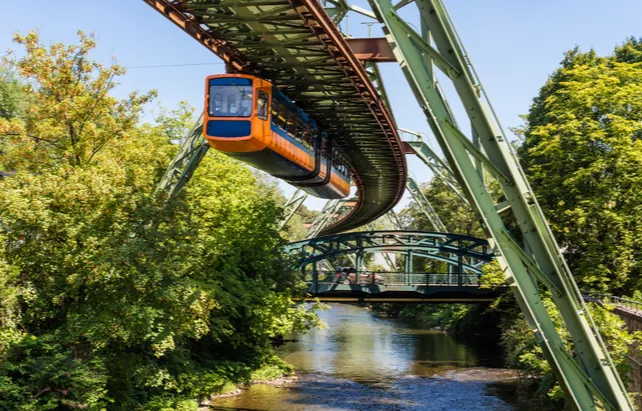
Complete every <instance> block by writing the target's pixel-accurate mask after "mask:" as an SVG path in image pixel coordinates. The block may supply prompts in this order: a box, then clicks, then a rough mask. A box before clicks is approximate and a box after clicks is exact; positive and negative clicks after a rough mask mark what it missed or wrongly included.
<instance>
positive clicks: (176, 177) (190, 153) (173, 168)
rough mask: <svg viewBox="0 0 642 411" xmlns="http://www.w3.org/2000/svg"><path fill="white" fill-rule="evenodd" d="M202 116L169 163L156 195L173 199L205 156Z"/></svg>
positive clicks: (206, 146)
mask: <svg viewBox="0 0 642 411" xmlns="http://www.w3.org/2000/svg"><path fill="white" fill-rule="evenodd" d="M202 133H203V114H201V116H200V117H199V119H198V120H197V121H196V123H195V124H194V126H192V129H191V130H190V131H189V133H188V134H187V136H185V139H184V140H183V142H182V143H181V145H180V148H179V150H178V153H176V156H175V157H174V159H173V160H172V162H171V163H170V165H169V167H168V168H167V171H165V175H164V176H163V178H162V179H161V181H160V184H159V185H158V186H157V187H156V194H158V193H160V192H166V193H167V195H168V196H169V198H172V197H174V196H175V195H176V194H178V193H179V192H180V191H181V190H182V189H183V188H184V187H185V184H187V182H188V181H189V180H190V178H192V174H194V170H196V168H197V167H198V165H199V164H200V163H201V160H202V159H203V157H205V154H207V151H208V149H209V148H210V145H209V144H208V143H207V141H205V139H204V138H203V134H202Z"/></svg>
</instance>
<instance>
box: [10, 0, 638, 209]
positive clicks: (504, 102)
mask: <svg viewBox="0 0 642 411" xmlns="http://www.w3.org/2000/svg"><path fill="white" fill-rule="evenodd" d="M352 4H355V5H357V6H361V7H364V8H369V7H368V6H367V1H366V0H354V1H353V2H352ZM445 4H446V6H447V8H448V10H449V13H450V15H451V17H452V19H453V21H454V23H455V25H456V27H457V30H458V31H459V33H460V35H461V38H462V39H463V42H464V45H465V47H466V49H467V51H468V54H469V56H470V58H471V60H472V62H473V64H474V65H475V68H476V70H477V72H478V74H479V76H480V78H481V80H482V82H483V85H484V87H485V89H486V91H487V92H488V94H489V96H490V100H491V102H492V104H493V106H494V108H495V110H496V111H497V114H498V116H499V118H500V120H501V122H502V124H503V126H504V128H505V130H506V131H508V129H509V128H510V127H515V126H519V125H520V124H521V120H520V118H519V115H520V114H525V113H527V112H528V109H529V106H530V104H531V101H532V99H533V97H534V96H535V95H536V94H537V92H538V90H539V88H540V87H541V86H542V85H543V84H544V83H545V81H546V79H547V77H548V76H549V75H550V74H551V73H552V72H553V71H554V70H555V69H556V67H557V66H558V64H559V62H560V61H561V60H562V58H563V56H564V52H565V51H567V50H569V49H571V48H573V47H575V46H579V47H580V48H581V49H582V50H585V51H586V50H589V49H591V48H593V49H595V50H596V51H597V53H598V54H601V55H605V54H610V53H611V52H612V51H613V48H614V47H615V46H616V45H618V44H620V43H622V42H623V41H624V40H625V39H626V38H627V37H629V36H635V37H642V25H641V24H640V16H642V1H640V0H613V1H610V2H604V1H597V0H556V1H555V0H539V1H532V0H521V1H520V0H512V1H511V0H445ZM413 7H414V6H413V5H410V6H407V7H405V8H404V9H402V10H401V15H402V16H403V17H404V18H406V19H407V21H409V22H410V23H411V24H412V23H413V22H414V24H415V26H416V27H418V22H416V20H417V17H416V15H415V14H416V13H413ZM0 10H2V12H1V13H0V54H4V52H6V51H7V50H8V49H13V50H15V51H16V52H19V51H20V47H18V46H17V45H15V44H13V43H12V40H11V38H12V35H13V33H15V32H21V33H27V32H28V31H30V30H33V29H36V30H38V31H39V32H40V36H41V39H42V40H43V41H44V42H46V43H54V42H63V43H71V42H76V41H77V36H76V31H77V30H79V29H80V30H84V31H86V32H93V33H95V35H96V37H97V39H98V47H97V49H96V50H95V51H94V53H93V58H94V59H96V60H99V61H102V62H105V63H108V62H109V61H110V60H111V59H112V57H115V58H116V60H117V62H118V63H119V64H121V65H123V66H125V67H128V72H127V74H126V75H125V76H124V77H122V78H121V84H120V85H119V86H118V88H117V89H116V90H115V94H116V95H120V96H124V95H126V94H128V93H129V92H130V91H132V90H140V91H143V92H144V91H148V90H151V89H156V90H158V93H159V98H158V101H157V102H156V103H154V104H152V105H151V106H150V107H148V109H147V111H146V119H148V120H153V118H154V117H155V115H156V114H157V113H158V111H159V104H162V106H164V107H167V108H170V109H171V108H175V107H176V106H177V103H178V102H179V101H182V100H186V101H188V102H189V103H190V104H191V105H192V106H194V107H196V108H197V109H198V110H200V109H201V107H203V94H204V80H205V77H206V76H208V75H210V74H216V73H222V72H224V66H223V64H221V62H220V60H219V59H218V58H217V57H216V56H215V55H213V54H212V53H211V52H210V51H208V50H207V49H205V48H204V47H203V46H201V45H200V44H199V43H197V42H196V41H195V40H193V39H192V38H191V37H189V36H188V35H187V34H185V33H184V32H182V31H181V30H180V29H179V28H177V27H176V26H174V25H173V24H172V23H170V22H169V21H168V20H166V19H165V18H164V17H162V16H161V15H160V14H158V13H157V12H155V11H154V10H153V9H152V8H151V7H149V6H148V5H147V4H146V3H144V2H143V1H142V0H110V1H97V0H62V1H57V2H53V1H51V0H22V1H19V2H17V1H15V0H0ZM365 22H367V19H366V18H365V17H361V16H359V15H354V14H352V15H350V17H349V19H348V21H347V22H343V23H342V26H341V28H342V30H343V31H344V32H347V33H348V34H349V35H352V36H353V37H367V36H368V26H367V25H366V24H362V23H365ZM371 31H372V36H373V37H377V36H380V35H381V30H380V28H379V27H378V24H375V25H373V26H372V27H371ZM158 66H172V67H158ZM381 70H382V72H383V77H384V83H385V85H386V90H387V91H388V93H389V97H390V100H391V103H392V106H393V112H394V115H395V118H396V120H397V124H398V125H399V126H400V127H403V128H407V129H410V130H415V131H421V132H424V133H427V134H430V133H429V128H428V125H427V123H426V120H425V117H424V116H423V114H422V113H421V111H420V109H419V107H418V105H417V103H416V101H415V99H414V96H413V94H412V93H411V91H410V88H409V87H408V85H407V83H406V81H405V78H404V77H403V75H402V73H401V71H400V69H399V67H398V65H397V64H396V63H386V64H382V65H381ZM446 94H447V96H448V100H449V102H450V103H451V105H454V106H455V114H456V115H457V112H458V111H460V110H459V109H458V108H457V98H456V95H453V93H452V92H451V90H450V89H448V88H446ZM460 122H461V120H460ZM431 145H432V146H433V147H434V148H436V147H437V144H436V143H434V142H433V143H432V144H431ZM408 164H409V169H410V174H411V176H413V177H414V178H415V179H416V180H418V181H420V182H423V181H427V180H428V179H429V178H430V176H431V174H430V173H429V171H428V169H427V168H426V167H425V166H424V165H423V164H422V163H421V162H420V161H418V160H417V159H415V158H409V159H408ZM280 187H281V188H282V189H283V191H284V192H285V194H286V195H290V194H291V193H292V192H293V191H294V189H293V188H292V187H291V186H289V185H287V184H285V183H281V184H280ZM407 201H408V199H407V197H406V198H405V199H404V200H403V201H402V202H401V203H400V205H399V206H398V207H397V208H399V207H403V206H404V205H405V204H407ZM324 202H325V201H324V200H319V199H314V198H309V199H308V201H307V202H306V205H307V206H308V207H310V208H313V209H320V208H321V207H322V206H323V204H324Z"/></svg>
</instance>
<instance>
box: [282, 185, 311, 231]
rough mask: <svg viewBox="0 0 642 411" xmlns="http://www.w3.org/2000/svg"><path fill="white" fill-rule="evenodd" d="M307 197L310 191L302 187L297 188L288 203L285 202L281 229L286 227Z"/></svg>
mask: <svg viewBox="0 0 642 411" xmlns="http://www.w3.org/2000/svg"><path fill="white" fill-rule="evenodd" d="M307 198H308V193H306V192H305V191H303V190H301V189H300V188H299V189H297V190H296V191H295V192H294V194H292V197H290V199H289V200H288V201H287V203H285V205H284V206H283V209H284V210H283V219H282V220H281V222H280V223H279V230H283V229H284V228H285V226H286V225H287V224H288V222H289V221H290V219H291V218H292V216H293V215H294V214H295V213H296V212H297V210H298V209H299V208H301V206H302V205H303V203H304V202H305V200H306V199H307Z"/></svg>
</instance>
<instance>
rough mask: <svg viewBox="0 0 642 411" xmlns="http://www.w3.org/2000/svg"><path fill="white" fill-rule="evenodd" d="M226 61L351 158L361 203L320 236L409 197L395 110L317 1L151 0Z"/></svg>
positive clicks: (229, 68)
mask: <svg viewBox="0 0 642 411" xmlns="http://www.w3.org/2000/svg"><path fill="white" fill-rule="evenodd" d="M144 1H145V2H146V3H147V4H149V5H150V6H152V7H153V8H154V9H155V10H157V11H158V12H159V13H161V14H162V15H163V16H165V17H166V18H167V19H169V20H170V21H172V22H173V23H174V24H176V25H177V26H179V27H180V28H181V29H183V30H184V31H185V32H187V33H188V34H189V35H190V36H192V37H193V38H194V39H196V40H198V41H199V42H200V43H201V44H203V45H204V46H205V47H207V48H208V49H209V50H211V51H212V52H213V53H215V54H216V55H217V56H219V57H220V58H221V59H223V61H225V62H226V67H227V71H228V72H231V73H246V74H252V75H255V76H259V77H262V78H265V79H267V80H269V81H271V82H272V83H273V84H275V85H276V86H277V87H279V88H280V89H281V90H282V91H284V93H285V94H286V95H287V96H288V97H289V98H290V99H292V100H294V101H295V102H296V104H297V105H298V106H299V107H300V108H301V109H303V110H304V111H305V112H307V113H308V114H309V115H310V116H311V117H313V118H314V119H315V120H316V121H317V122H318V124H319V128H320V129H321V130H324V131H326V132H327V133H328V134H329V135H330V136H332V138H334V139H335V141H336V142H337V143H338V144H339V145H340V146H341V148H343V150H344V151H345V152H346V154H347V155H348V156H349V162H350V167H351V172H352V177H353V179H354V181H355V184H356V185H357V189H358V202H357V204H356V206H355V207H354V209H353V210H352V211H351V212H350V213H349V214H347V215H346V216H345V217H343V218H342V219H341V220H339V221H336V222H335V223H333V224H332V225H329V226H328V227H326V228H325V229H324V230H323V232H322V233H321V234H330V233H335V232H339V231H345V230H349V229H353V228H356V227H359V226H362V225H364V224H367V223H368V222H370V221H373V220H375V219H377V218H378V217H380V216H382V215H383V214H385V213H386V212H387V211H388V210H390V209H391V208H392V207H394V205H395V204H397V202H398V201H399V200H400V199H401V196H402V195H403V192H404V188H405V184H406V175H407V167H406V160H405V157H404V152H403V147H402V144H401V141H400V139H399V136H398V134H397V129H396V125H395V124H394V119H393V117H392V115H391V113H390V112H389V111H388V110H387V108H386V106H385V104H384V102H383V101H382V99H381V98H380V97H379V95H378V93H377V91H376V89H375V87H374V85H373V84H372V82H371V81H370V79H369V77H368V75H367V73H366V70H365V68H364V67H363V65H362V63H361V62H360V61H359V60H358V59H357V57H356V56H355V55H354V53H353V52H352V51H351V49H350V47H349V46H348V44H347V43H346V41H345V40H344V38H343V36H342V34H341V33H340V32H339V30H338V29H337V27H336V25H335V24H334V23H333V21H332V20H331V19H330V17H329V16H328V15H327V13H326V12H325V10H324V9H323V7H322V6H321V4H319V2H318V1H317V0H249V1H239V0H190V1H167V0H144Z"/></svg>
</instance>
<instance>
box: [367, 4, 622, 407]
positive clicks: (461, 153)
mask: <svg viewBox="0 0 642 411" xmlns="http://www.w3.org/2000/svg"><path fill="white" fill-rule="evenodd" d="M369 3H370V5H371V7H372V10H373V12H374V13H375V15H376V18H377V20H378V21H379V22H381V23H382V24H383V26H384V33H385V34H386V37H387V39H388V41H389V43H390V45H391V47H392V48H393V51H394V53H395V56H396V59H397V61H398V62H399V63H400V65H401V68H402V71H403V73H404V75H405V76H406V79H407V81H408V83H409V84H410V86H411V88H412V90H413V93H414V94H415V97H416V99H417V101H418V103H419V105H420V106H421V108H422V109H423V111H424V113H425V115H426V118H427V120H428V123H429V125H430V127H431V129H432V132H433V134H434V135H435V137H436V139H437V140H438V142H439V144H440V146H441V149H442V151H443V152H444V154H445V156H446V159H447V161H448V163H449V165H450V168H451V169H452V171H453V172H454V174H455V177H456V178H457V181H458V182H459V183H460V186H461V187H462V189H463V190H464V193H465V195H466V197H467V198H468V199H469V202H470V203H471V205H472V206H473V209H474V210H475V212H476V213H477V215H478V217H479V218H480V220H481V221H482V226H483V228H484V230H485V232H486V235H487V236H488V239H489V242H490V243H491V245H492V246H493V248H495V249H497V250H498V251H499V252H500V254H501V255H500V256H499V257H498V259H499V262H500V264H501V266H502V268H503V270H504V272H505V274H506V277H507V279H508V282H509V284H510V285H511V289H512V290H513V292H514V294H515V296H516V299H517V301H518V303H519V304H520V306H521V308H522V311H523V312H524V314H525V316H526V318H527V320H528V322H529V324H530V326H531V328H532V329H533V331H534V333H535V335H536V336H537V339H538V341H539V343H540V346H541V347H542V350H543V353H544V355H545V357H546V358H547V360H548V361H549V363H550V365H551V369H552V370H553V372H554V373H555V375H556V377H557V379H558V381H559V382H560V384H561V386H562V388H563V390H564V392H565V394H566V396H567V398H568V403H569V405H570V406H571V407H573V408H576V409H580V410H590V409H596V408H597V406H598V405H596V402H599V403H601V405H602V406H603V407H605V408H606V409H610V410H632V409H633V406H632V404H631V402H630V399H629V398H628V396H627V393H626V389H625V387H624V385H623V384H622V381H621V380H620V378H619V376H618V374H617V371H616V370H615V367H614V365H613V361H612V360H611V358H610V356H609V354H608V351H607V349H606V347H605V345H604V342H603V341H602V340H601V337H600V335H599V331H598V330H597V328H596V326H595V324H594V322H593V320H592V318H591V316H590V314H589V312H588V310H587V308H586V305H585V304H584V301H583V299H582V295H581V293H580V291H579V289H578V288H577V285H576V284H575V281H574V279H573V277H572V275H571V273H570V270H569V269H568V267H567V265H566V263H565V261H564V258H563V256H562V254H561V252H560V250H559V246H558V245H557V243H556V241H555V238H554V237H553V234H552V232H551V231H550V228H549V227H548V225H547V223H546V220H545V218H544V215H543V213H542V210H541V208H540V207H539V205H538V203H537V201H536V199H535V195H534V193H533V191H532V189H531V188H530V186H529V184H528V182H527V180H526V178H525V176H524V173H523V171H522V170H521V168H520V166H519V164H518V162H517V161H516V159H515V157H514V156H513V154H512V152H511V149H510V146H509V144H508V141H507V139H506V137H505V136H504V135H503V133H502V131H501V128H500V126H499V122H498V121H497V119H496V117H495V116H494V115H491V113H490V112H489V110H488V108H489V105H488V102H487V97H486V95H485V93H484V91H483V88H482V87H481V83H480V81H479V79H478V77H477V75H476V73H475V70H474V68H473V66H472V64H471V63H470V59H469V57H468V56H467V54H466V52H465V49H464V47H463V44H462V42H461V40H460V38H459V36H458V34H457V32H456V30H455V28H454V25H453V24H452V22H451V20H450V17H449V16H448V13H447V11H446V9H445V7H444V4H443V3H442V1H441V0H415V1H414V2H413V1H407V0H401V1H400V2H399V3H397V4H396V5H394V4H393V3H392V2H391V1H390V0H369ZM412 3H414V5H415V6H416V7H417V14H416V15H417V16H418V17H419V20H420V22H419V23H420V25H421V32H417V31H416V30H415V29H413V27H412V26H411V25H410V24H408V23H407V22H406V21H404V19H403V18H401V17H400V16H399V15H398V14H397V10H398V9H399V8H401V7H404V6H406V5H408V4H412ZM435 69H438V70H440V71H442V72H443V73H444V75H445V77H446V78H447V79H448V80H449V81H452V84H453V86H454V88H455V90H456V91H457V94H458V96H459V99H460V100H461V103H462V104H463V107H464V109H465V112H466V113H467V115H468V117H469V119H468V120H469V121H470V122H471V124H472V129H473V131H472V132H471V135H472V138H469V137H468V136H467V135H466V134H465V133H464V132H462V131H461V130H460V129H459V127H458V126H457V124H456V122H455V121H454V119H453V116H452V113H451V111H450V108H449V106H448V104H447V102H446V101H445V98H444V96H443V93H441V92H440V91H439V89H438V87H437V84H436V81H435V76H434V71H435ZM475 142H478V143H479V145H476V144H475ZM471 156H472V157H473V158H472V159H471ZM482 166H483V168H484V169H486V170H487V171H488V173H490V174H491V175H492V176H493V177H494V178H495V179H497V180H498V181H499V183H500V184H501V188H502V191H503V195H504V197H505V198H506V203H505V204H503V205H496V204H495V203H494V200H493V198H492V196H491V194H490V192H489V190H488V187H487V186H486V184H485V182H484V178H483V171H482ZM499 208H501V209H504V210H505V209H507V208H509V209H510V213H505V214H504V217H505V218H506V222H505V221H504V220H503V219H502V216H500V213H499V211H498V209H499ZM509 219H510V221H509ZM508 224H510V225H514V226H515V227H519V231H520V236H519V237H520V238H514V237H513V236H512V235H511V234H510V232H509V230H508ZM540 285H541V286H542V287H543V288H546V289H547V290H548V291H550V293H551V296H552V299H553V302H554V303H555V306H556V307H557V309H558V310H559V311H560V313H561V315H562V317H563V319H564V323H565V327H566V330H567V331H568V333H569V334H570V336H571V337H572V341H573V349H572V350H571V349H570V347H567V346H566V345H565V344H564V343H563V341H562V338H561V336H560V334H559V333H558V331H557V329H556V328H555V325H554V324H553V321H552V319H551V317H550V315H549V313H548V312H547V310H546V308H545V306H544V304H543V302H542V294H541V289H542V288H541V287H540Z"/></svg>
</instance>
